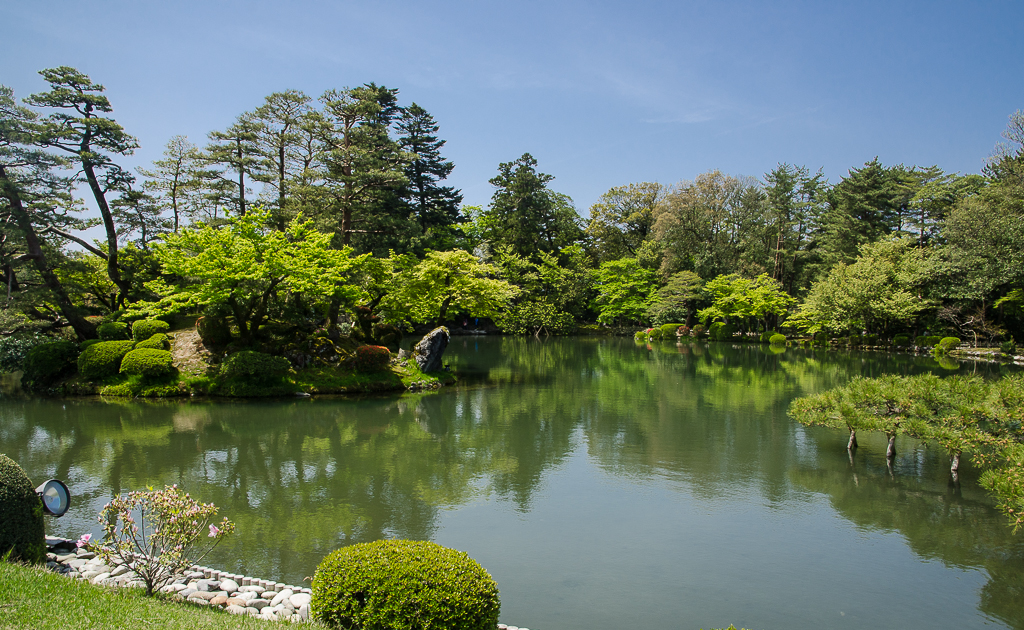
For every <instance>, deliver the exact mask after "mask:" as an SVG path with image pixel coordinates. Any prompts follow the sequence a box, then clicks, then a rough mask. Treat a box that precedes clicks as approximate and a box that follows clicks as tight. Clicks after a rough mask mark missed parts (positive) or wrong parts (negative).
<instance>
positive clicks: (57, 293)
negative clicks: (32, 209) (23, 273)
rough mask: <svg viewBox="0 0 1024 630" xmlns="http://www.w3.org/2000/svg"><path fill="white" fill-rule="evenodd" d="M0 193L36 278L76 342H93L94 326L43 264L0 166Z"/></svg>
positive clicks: (15, 193)
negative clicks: (90, 340) (4, 199)
mask: <svg viewBox="0 0 1024 630" xmlns="http://www.w3.org/2000/svg"><path fill="white" fill-rule="evenodd" d="M0 194H3V196H4V197H5V198H6V199H7V201H8V203H10V206H11V210H13V214H14V218H15V221H17V223H18V227H19V228H20V229H21V231H22V233H24V235H25V243H26V245H27V246H28V254H29V257H31V258H32V262H33V264H34V265H35V267H36V270H37V271H38V272H39V276H40V277H41V278H42V279H43V284H45V285H46V288H47V289H49V290H50V291H51V292H53V297H54V299H55V300H56V302H57V306H58V308H60V312H61V314H63V315H64V318H65V319H67V320H68V323H69V324H71V327H72V328H74V329H75V334H77V335H78V338H79V339H81V340H83V341H84V340H86V339H95V338H96V326H94V325H93V324H91V323H90V322H88V321H86V319H85V317H84V316H82V314H81V313H80V312H79V311H78V308H77V307H76V306H75V305H74V304H73V303H72V302H71V298H70V297H69V296H68V292H67V291H66V290H65V289H64V285H62V284H61V282H60V278H58V277H57V274H55V273H54V272H53V270H52V269H50V267H49V266H48V265H47V264H46V255H45V253H44V252H43V247H42V244H41V243H40V241H39V236H38V235H37V234H36V230H35V226H34V225H32V219H31V218H30V217H29V215H28V212H27V211H26V210H25V206H24V205H23V204H22V202H21V195H19V194H18V191H17V189H16V188H15V187H14V184H13V183H12V182H11V181H10V180H9V179H8V178H7V172H6V171H5V170H4V167H3V166H0ZM12 276H13V270H12Z"/></svg>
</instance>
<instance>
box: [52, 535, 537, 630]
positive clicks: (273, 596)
mask: <svg viewBox="0 0 1024 630" xmlns="http://www.w3.org/2000/svg"><path fill="white" fill-rule="evenodd" d="M46 549H47V553H46V558H47V562H46V567H47V568H48V569H50V570H51V571H53V572H55V573H58V574H60V575H65V576H67V577H69V578H73V579H76V580H83V581H88V582H90V583H92V584H96V585H98V586H110V587H124V588H145V587H146V585H145V583H144V582H142V581H141V580H139V579H138V578H137V576H134V575H133V574H132V569H131V567H129V566H127V565H124V564H116V563H115V564H114V565H113V566H109V565H107V564H106V563H105V562H104V561H103V559H101V558H100V557H99V556H97V555H96V553H95V552H92V551H86V550H85V549H79V548H78V547H77V545H76V541H74V540H70V539H67V538H53V537H50V536H47V537H46ZM191 569H192V570H191V571H188V572H186V573H185V575H183V576H181V577H179V578H176V579H175V580H173V581H171V582H170V583H169V584H167V585H166V586H164V587H163V588H161V589H160V592H161V593H166V594H169V595H170V596H171V599H173V600H176V601H184V602H188V603H190V604H194V605H196V606H212V607H216V608H221V609H223V610H227V611H228V612H229V613H232V614H235V615H249V616H251V617H257V618H260V619H266V620H268V621H274V620H281V621H290V622H292V623H305V622H307V621H309V600H310V596H311V594H312V591H311V590H310V589H309V588H308V587H299V586H291V585H289V584H283V583H278V582H274V581H271V580H263V579H260V578H254V577H250V576H247V575H239V574H236V573H228V572H227V571H219V570H217V569H211V568H209V567H202V566H198V565H196V566H193V567H191ZM497 630H529V628H519V627H517V626H510V625H506V624H503V623H499V624H498V625H497Z"/></svg>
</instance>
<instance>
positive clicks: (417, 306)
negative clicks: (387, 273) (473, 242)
mask: <svg viewBox="0 0 1024 630" xmlns="http://www.w3.org/2000/svg"><path fill="white" fill-rule="evenodd" d="M497 272H498V270H497V269H496V268H495V267H493V266H492V265H488V264H485V263H482V262H480V261H479V260H478V259H477V257H476V256H474V255H473V254H471V253H469V252H467V251H463V250H461V249H457V250H453V251H450V252H430V253H428V254H427V256H426V258H424V259H423V260H422V261H420V262H419V263H417V264H416V265H415V266H413V267H412V268H409V269H406V270H403V271H401V272H399V274H398V276H397V278H395V282H394V287H395V289H394V290H393V291H392V292H391V293H388V294H387V295H385V296H384V298H383V299H382V300H381V303H380V311H381V312H382V313H383V314H384V316H385V319H386V320H388V321H395V322H400V321H411V322H416V323H434V324H436V325H438V326H440V325H442V324H443V323H444V322H445V321H446V319H447V317H448V316H449V314H450V313H451V314H454V313H469V314H470V315H471V316H473V317H494V316H496V315H497V314H498V313H499V312H500V310H501V309H502V308H504V307H505V306H506V305H507V304H508V303H509V300H511V299H512V298H513V297H515V296H516V295H517V294H518V293H519V289H517V288H516V287H514V286H512V285H511V284H509V283H508V282H505V281H504V280H498V279H495V278H494V277H493V276H494V275H496V274H497Z"/></svg>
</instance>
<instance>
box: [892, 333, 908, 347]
mask: <svg viewBox="0 0 1024 630" xmlns="http://www.w3.org/2000/svg"><path fill="white" fill-rule="evenodd" d="M892 345H894V346H896V347H897V348H905V347H907V346H909V345H910V335H896V336H895V337H893V338H892Z"/></svg>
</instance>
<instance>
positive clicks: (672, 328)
mask: <svg viewBox="0 0 1024 630" xmlns="http://www.w3.org/2000/svg"><path fill="white" fill-rule="evenodd" d="M680 326H682V324H662V325H661V327H660V328H661V334H662V336H663V337H664V338H665V339H670V338H672V337H675V336H676V333H677V332H678V330H679V327H680Z"/></svg>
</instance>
